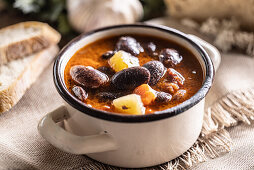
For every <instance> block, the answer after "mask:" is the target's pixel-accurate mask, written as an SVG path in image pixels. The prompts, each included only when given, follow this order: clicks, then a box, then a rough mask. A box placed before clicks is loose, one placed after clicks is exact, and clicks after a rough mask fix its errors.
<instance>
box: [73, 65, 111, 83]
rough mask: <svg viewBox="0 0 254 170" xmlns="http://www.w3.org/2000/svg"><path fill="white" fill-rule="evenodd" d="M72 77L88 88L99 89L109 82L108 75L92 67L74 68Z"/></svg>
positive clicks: (77, 66)
mask: <svg viewBox="0 0 254 170" xmlns="http://www.w3.org/2000/svg"><path fill="white" fill-rule="evenodd" d="M70 75H71V77H72V79H73V80H74V81H75V82H76V83H78V84H80V85H82V86H84V87H86V88H98V87H100V86H103V85H104V84H106V83H107V82H108V81H109V78H108V76H107V75H106V74H104V73H102V72H100V71H98V70H96V69H94V68H93V67H90V66H82V65H76V66H73V67H72V68H71V69H70Z"/></svg>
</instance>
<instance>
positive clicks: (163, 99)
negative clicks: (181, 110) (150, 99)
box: [155, 92, 172, 103]
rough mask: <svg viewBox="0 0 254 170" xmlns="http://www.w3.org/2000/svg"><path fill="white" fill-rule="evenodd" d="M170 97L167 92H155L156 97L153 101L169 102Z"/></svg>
mask: <svg viewBox="0 0 254 170" xmlns="http://www.w3.org/2000/svg"><path fill="white" fill-rule="evenodd" d="M171 99H172V96H171V95H170V94H169V93H165V92H157V97H156V99H155V102H157V103H169V102H170V101H171Z"/></svg>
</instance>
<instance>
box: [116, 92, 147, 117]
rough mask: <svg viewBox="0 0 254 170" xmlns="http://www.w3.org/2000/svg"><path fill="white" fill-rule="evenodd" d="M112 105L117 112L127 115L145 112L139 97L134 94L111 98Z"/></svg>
mask: <svg viewBox="0 0 254 170" xmlns="http://www.w3.org/2000/svg"><path fill="white" fill-rule="evenodd" d="M113 106H114V108H115V110H116V111H117V112H120V113H124V114H129V115H143V114H145V107H144V106H143V103H142V101H141V97H140V96H139V95H136V94H129V95H127V96H123V97H120V98H117V99H115V100H113Z"/></svg>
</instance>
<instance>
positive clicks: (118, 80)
mask: <svg viewBox="0 0 254 170" xmlns="http://www.w3.org/2000/svg"><path fill="white" fill-rule="evenodd" d="M149 80H150V72H149V70H147V69H146V68H145V67H140V66H137V67H130V68H127V69H124V70H122V71H119V72H117V73H116V74H114V75H113V77H112V79H111V82H112V84H113V85H114V86H115V87H116V88H117V89H134V88H136V87H138V86H139V85H141V84H145V83H148V82H149Z"/></svg>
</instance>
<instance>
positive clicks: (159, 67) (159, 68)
mask: <svg viewBox="0 0 254 170" xmlns="http://www.w3.org/2000/svg"><path fill="white" fill-rule="evenodd" d="M143 67H145V68H147V69H148V70H149V72H150V74H151V77H150V81H149V85H151V86H153V85H155V84H157V83H158V81H159V80H160V79H161V78H162V77H163V76H164V74H165V72H166V69H165V67H164V65H163V64H162V63H161V62H159V61H149V62H147V63H146V64H144V65H143Z"/></svg>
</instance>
